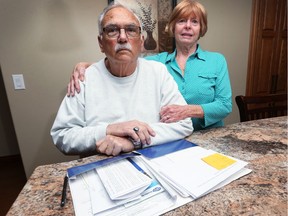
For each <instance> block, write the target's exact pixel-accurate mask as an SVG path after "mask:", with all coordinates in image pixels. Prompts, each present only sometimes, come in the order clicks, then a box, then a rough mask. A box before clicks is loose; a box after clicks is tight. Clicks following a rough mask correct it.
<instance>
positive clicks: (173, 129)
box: [150, 65, 193, 145]
mask: <svg viewBox="0 0 288 216" xmlns="http://www.w3.org/2000/svg"><path fill="white" fill-rule="evenodd" d="M162 70H163V79H162V87H161V107H163V106H167V105H172V104H176V105H187V103H186V101H185V99H184V98H183V96H182V95H181V93H180V92H179V90H178V86H177V84H176V82H175V81H174V79H173V77H172V76H171V75H170V74H169V72H168V71H167V69H166V66H165V65H163V67H162ZM150 126H151V127H152V128H153V130H154V131H155V132H156V136H155V137H152V145H158V144H163V143H165V142H170V141H173V140H178V139H183V138H185V137H187V136H189V135H191V133H192V132H193V123H192V121H191V118H186V119H183V120H180V121H178V122H174V123H162V122H157V123H153V124H150Z"/></svg>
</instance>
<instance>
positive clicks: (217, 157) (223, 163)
mask: <svg viewBox="0 0 288 216" xmlns="http://www.w3.org/2000/svg"><path fill="white" fill-rule="evenodd" d="M202 160H203V161H204V162H206V163H207V164H209V165H210V166H212V167H214V168H216V169H218V170H222V169H225V168H226V167H228V166H230V165H232V164H233V163H235V162H236V161H235V160H233V159H231V158H229V157H227V156H225V155H222V154H219V153H215V154H212V155H209V156H207V157H204V158H202Z"/></svg>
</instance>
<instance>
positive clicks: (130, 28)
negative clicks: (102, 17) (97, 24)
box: [103, 25, 141, 38]
mask: <svg viewBox="0 0 288 216" xmlns="http://www.w3.org/2000/svg"><path fill="white" fill-rule="evenodd" d="M121 29H124V31H125V33H126V35H127V37H128V38H135V37H139V35H140V34H141V27H139V26H136V25H127V26H124V27H119V26H117V25H108V26H106V27H104V28H103V32H104V33H105V34H106V35H107V36H108V37H109V38H118V37H119V35H120V30H121Z"/></svg>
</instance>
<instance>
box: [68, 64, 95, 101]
mask: <svg viewBox="0 0 288 216" xmlns="http://www.w3.org/2000/svg"><path fill="white" fill-rule="evenodd" d="M91 64H92V63H89V62H80V63H78V64H76V66H75V67H74V70H73V72H72V75H71V77H70V82H69V83H68V86H67V96H68V97H69V96H72V97H73V96H74V95H75V91H76V92H77V93H79V92H80V90H81V89H80V85H79V80H80V81H84V79H85V70H86V69H87V68H88V67H89V66H90V65H91Z"/></svg>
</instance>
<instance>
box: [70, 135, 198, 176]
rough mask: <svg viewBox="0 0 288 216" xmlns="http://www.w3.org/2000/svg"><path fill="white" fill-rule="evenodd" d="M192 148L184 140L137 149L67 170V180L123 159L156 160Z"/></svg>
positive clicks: (190, 143) (189, 143) (192, 145)
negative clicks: (138, 157)
mask: <svg viewBox="0 0 288 216" xmlns="http://www.w3.org/2000/svg"><path fill="white" fill-rule="evenodd" d="M194 146H197V145H196V144H194V143H192V142H189V141H187V140H184V139H181V140H177V141H172V142H168V143H165V144H161V145H155V146H151V147H147V148H144V149H139V150H138V151H137V152H131V153H127V154H121V155H118V156H116V157H111V158H106V159H103V160H99V161H95V162H92V163H88V164H83V165H80V166H75V167H71V168H68V169H67V175H68V177H69V178H71V177H73V176H76V175H79V174H81V173H84V172H87V171H90V170H92V169H95V168H97V167H99V166H103V165H107V164H109V163H113V162H116V161H119V160H122V159H125V158H131V157H136V156H139V155H143V156H145V157H147V158H150V159H152V158H157V157H160V156H163V155H166V154H170V153H172V152H175V151H179V150H183V149H186V148H190V147H194Z"/></svg>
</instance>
